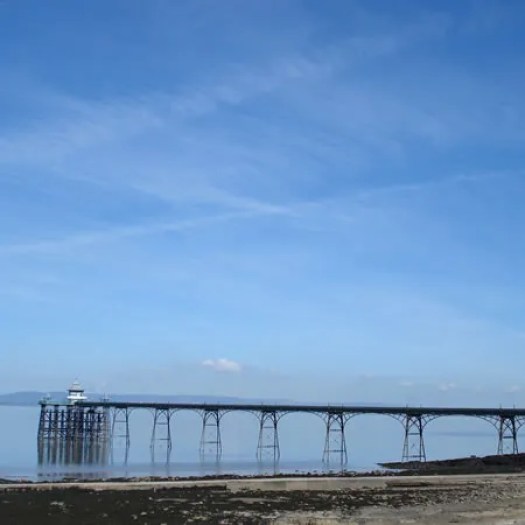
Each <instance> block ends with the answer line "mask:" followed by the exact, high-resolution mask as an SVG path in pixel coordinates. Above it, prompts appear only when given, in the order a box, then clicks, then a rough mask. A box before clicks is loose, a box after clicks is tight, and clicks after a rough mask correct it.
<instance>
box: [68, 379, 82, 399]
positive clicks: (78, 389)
mask: <svg viewBox="0 0 525 525" xmlns="http://www.w3.org/2000/svg"><path fill="white" fill-rule="evenodd" d="M67 392H68V393H67V400H68V401H69V402H70V403H72V404H73V403H76V402H77V401H85V400H86V399H87V396H86V395H85V394H84V389H83V388H82V386H81V385H80V383H79V382H78V381H77V380H75V381H74V382H73V384H72V385H71V386H70V387H69V390H68V391H67Z"/></svg>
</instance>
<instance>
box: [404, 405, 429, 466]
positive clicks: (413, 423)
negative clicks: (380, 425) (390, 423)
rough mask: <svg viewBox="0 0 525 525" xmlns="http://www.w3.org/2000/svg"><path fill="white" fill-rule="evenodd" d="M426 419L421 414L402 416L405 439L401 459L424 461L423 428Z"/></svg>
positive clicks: (425, 455) (425, 457) (425, 456)
mask: <svg viewBox="0 0 525 525" xmlns="http://www.w3.org/2000/svg"><path fill="white" fill-rule="evenodd" d="M425 424H426V420H425V418H424V416H422V415H411V414H406V415H405V418H404V426H405V441H404V444H403V458H402V461H426V460H427V454H426V451H425V441H424V438H423V429H424V428H425Z"/></svg>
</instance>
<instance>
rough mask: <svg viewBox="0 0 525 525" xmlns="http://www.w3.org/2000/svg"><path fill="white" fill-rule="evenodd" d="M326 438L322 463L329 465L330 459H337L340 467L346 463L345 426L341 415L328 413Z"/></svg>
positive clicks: (343, 417)
mask: <svg viewBox="0 0 525 525" xmlns="http://www.w3.org/2000/svg"><path fill="white" fill-rule="evenodd" d="M325 421H326V438H325V443H324V451H323V463H326V464H329V463H330V462H331V461H332V459H337V462H338V463H339V464H340V465H346V464H347V463H348V453H347V450H346V439H345V425H346V421H347V420H346V419H345V415H344V414H343V413H335V414H334V413H330V414H327V415H326V419H325Z"/></svg>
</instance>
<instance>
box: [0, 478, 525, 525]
mask: <svg viewBox="0 0 525 525" xmlns="http://www.w3.org/2000/svg"><path fill="white" fill-rule="evenodd" d="M0 502H1V503H0V523H2V524H3V525H8V524H9V525H11V524H13V525H14V524H20V523H39V524H42V525H47V524H49V525H51V524H56V525H61V524H70V523H75V524H79V525H80V524H82V525H83V524H98V523H106V524H128V523H140V524H143V525H146V524H148V525H160V524H185V523H216V524H264V523H275V524H336V523H348V524H359V525H364V524H390V523H392V524H406V523H428V524H435V525H441V524H448V523H460V524H462V523H477V524H487V525H489V524H490V525H510V524H521V523H524V524H525V475H524V474H483V475H480V474H470V475H453V476H451V475H434V476H419V475H416V476H408V477H406V476H400V477H398V476H372V477H367V476H364V477H342V478H338V477H328V478H325V477H304V478H303V477H293V478H285V477H282V478H262V479H257V478H249V479H243V478H240V479H225V480H220V479H212V480H187V481H144V480H142V481H114V482H89V483H78V482H73V483H30V484H24V483H10V484H3V485H0Z"/></svg>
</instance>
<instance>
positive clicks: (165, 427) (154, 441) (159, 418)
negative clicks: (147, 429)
mask: <svg viewBox="0 0 525 525" xmlns="http://www.w3.org/2000/svg"><path fill="white" fill-rule="evenodd" d="M171 416H172V412H171V410H170V409H169V408H156V409H155V412H154V414H153V430H152V432H151V443H150V449H151V460H152V461H153V462H155V449H156V447H157V446H158V445H160V446H161V448H163V445H165V447H166V461H169V458H170V454H171V448H172V441H171Z"/></svg>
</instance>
